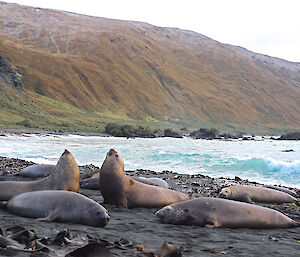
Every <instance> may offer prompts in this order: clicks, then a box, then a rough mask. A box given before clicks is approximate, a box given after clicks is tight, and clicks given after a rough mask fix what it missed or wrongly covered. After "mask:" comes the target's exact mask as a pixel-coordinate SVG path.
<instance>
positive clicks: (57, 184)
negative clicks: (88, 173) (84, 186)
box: [0, 150, 80, 200]
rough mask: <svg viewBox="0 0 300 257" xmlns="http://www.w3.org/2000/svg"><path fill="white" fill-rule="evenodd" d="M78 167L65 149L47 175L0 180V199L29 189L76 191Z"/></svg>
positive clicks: (7, 198) (29, 190)
mask: <svg viewBox="0 0 300 257" xmlns="http://www.w3.org/2000/svg"><path fill="white" fill-rule="evenodd" d="M79 176H80V174H79V168H78V166H77V164H76V162H75V160H74V157H73V155H72V154H71V153H70V152H69V151H68V150H65V151H64V153H63V154H62V155H61V157H60V158H59V160H58V162H57V165H56V168H55V171H54V172H53V173H52V174H51V175H49V176H48V177H45V178H42V179H39V180H35V181H1V182H0V200H9V199H10V198H11V197H13V196H15V195H18V194H21V193H24V192H31V191H39V190H67V191H74V192H77V191H78V188H79Z"/></svg>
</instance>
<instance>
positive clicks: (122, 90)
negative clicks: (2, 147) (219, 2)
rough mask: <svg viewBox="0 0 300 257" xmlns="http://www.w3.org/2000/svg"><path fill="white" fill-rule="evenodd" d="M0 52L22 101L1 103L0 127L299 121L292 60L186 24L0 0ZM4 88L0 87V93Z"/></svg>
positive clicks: (297, 124)
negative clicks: (13, 70) (15, 75)
mask: <svg viewBox="0 0 300 257" xmlns="http://www.w3.org/2000/svg"><path fill="white" fill-rule="evenodd" d="M0 56H2V57H4V58H6V59H8V60H9V61H10V62H11V64H12V65H13V66H15V67H17V68H18V70H19V71H20V73H21V74H22V83H23V92H24V96H20V97H21V98H22V99H23V100H22V101H29V102H30V103H31V105H30V104H26V105H25V106H24V105H20V104H16V106H18V107H14V108H10V107H7V105H5V107H4V108H3V110H1V116H0V117H1V118H0V126H1V127H7V126H9V127H14V126H19V124H20V121H22V120H23V121H24V120H25V119H26V120H27V123H28V125H29V126H30V125H33V126H35V127H38V128H43V127H45V128H48V129H49V128H50V129H60V128H64V129H69V130H77V129H79V130H85V131H99V130H103V128H104V126H105V124H106V123H108V122H111V121H113V122H118V123H122V124H143V125H149V126H152V127H172V128H180V127H189V128H191V129H193V128H199V127H216V128H218V129H220V130H226V131H228V130H232V131H241V130H242V131H248V132H264V133H268V132H276V131H283V130H297V129H298V130H299V128H300V104H299V103H300V64H299V63H291V62H287V61H284V60H281V59H277V58H272V57H268V56H264V55H259V54H256V53H252V52H250V51H247V50H246V49H243V48H240V47H235V46H231V45H226V44H221V43H219V42H217V41H214V40H212V39H210V38H207V37H205V36H203V35H200V34H197V33H195V32H191V31H184V30H179V29H174V28H161V27H155V26H152V25H149V24H145V23H140V22H129V21H118V20H110V19H104V18H97V17H90V16H85V15H78V14H74V13H67V12H62V11H55V10H48V9H40V8H32V7H25V6H20V5H15V4H6V3H4V2H0ZM4 92H5V93H4ZM9 94H10V95H13V94H14V93H13V92H11V90H2V91H1V99H3V98H6V97H7V95H9ZM15 97H16V99H15V100H12V102H16V103H17V102H18V100H17V98H18V97H19V96H17V95H15ZM18 99H19V98H18ZM20 106H21V107H20ZM38 110H39V111H38ZM10 113H12V114H13V115H14V116H13V115H10ZM2 115H3V116H2ZM2 117H3V118H2ZM63 125H66V126H63Z"/></svg>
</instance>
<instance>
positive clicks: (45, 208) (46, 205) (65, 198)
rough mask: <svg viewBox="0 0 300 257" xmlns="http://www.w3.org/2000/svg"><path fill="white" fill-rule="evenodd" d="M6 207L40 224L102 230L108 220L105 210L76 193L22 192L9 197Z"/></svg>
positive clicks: (59, 191) (54, 191) (51, 191)
mask: <svg viewBox="0 0 300 257" xmlns="http://www.w3.org/2000/svg"><path fill="white" fill-rule="evenodd" d="M6 207H7V210H8V211H9V212H12V213H14V214H17V215H20V216H24V217H29V218H38V220H39V221H58V222H67V223H78V224H84V225H89V226H94V227H104V226H105V225H106V224H107V223H108V221H109V219H110V217H109V215H108V213H107V210H106V209H105V208H104V207H103V206H102V205H100V204H99V203H97V202H95V201H94V200H92V199H90V198H88V197H86V196H84V195H81V194H79V193H74V192H68V191H63V190H43V191H34V192H26V193H22V194H19V195H16V196H14V197H12V198H11V199H10V200H9V201H8V203H7V206H6Z"/></svg>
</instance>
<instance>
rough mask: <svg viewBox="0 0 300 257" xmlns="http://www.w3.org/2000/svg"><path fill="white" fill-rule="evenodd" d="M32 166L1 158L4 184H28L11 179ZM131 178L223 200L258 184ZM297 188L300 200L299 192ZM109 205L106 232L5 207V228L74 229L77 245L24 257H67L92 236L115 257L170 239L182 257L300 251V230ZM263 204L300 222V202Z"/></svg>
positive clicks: (41, 233) (45, 233) (0, 213)
mask: <svg viewBox="0 0 300 257" xmlns="http://www.w3.org/2000/svg"><path fill="white" fill-rule="evenodd" d="M31 164H32V163H29V162H26V161H24V160H19V159H10V158H5V157H0V175H1V176H0V180H15V179H17V180H28V179H24V178H20V177H18V176H9V174H10V173H13V172H17V171H18V170H20V169H22V168H24V167H26V166H28V165H31ZM97 169H99V167H96V166H94V165H86V166H83V167H80V170H81V176H82V177H85V176H86V175H87V174H91V173H93V171H94V170H97ZM127 174H128V175H129V176H133V175H134V176H145V177H159V178H163V179H165V180H166V181H167V182H168V183H169V184H170V185H171V187H172V188H173V189H175V190H178V191H182V192H186V193H194V194H195V193H196V194H197V193H201V194H202V195H203V196H210V197H215V196H217V194H218V192H219V191H220V189H221V188H222V187H224V186H227V185H230V184H232V183H240V184H252V182H249V181H247V180H241V179H239V178H238V177H236V178H235V179H227V178H220V179H213V178H210V177H208V176H203V175H180V174H176V173H172V172H170V171H165V172H162V173H156V172H154V171H147V170H137V171H127ZM254 184H257V183H254ZM294 190H295V191H296V192H297V193H298V197H299V196H300V192H299V190H296V189H294ZM79 192H80V193H82V194H84V195H86V196H88V197H90V198H92V199H94V200H95V201H97V202H99V203H102V201H103V198H102V196H101V194H100V190H88V189H80V190H79ZM103 206H104V207H105V208H106V209H107V210H108V211H109V213H110V216H111V219H110V222H109V223H108V225H107V226H106V227H104V228H95V227H89V226H85V225H78V224H63V223H56V222H50V223H46V222H38V221H36V220H35V219H30V218H24V217H19V216H16V215H12V214H10V213H9V212H7V211H6V210H2V209H0V218H1V221H0V227H1V228H2V230H4V231H5V230H6V229H7V228H10V227H12V226H23V227H25V228H26V229H30V230H34V231H35V232H36V233H37V235H38V237H40V238H42V237H51V236H53V235H55V233H57V231H58V230H63V229H69V230H70V233H71V237H72V240H73V243H72V244H68V245H65V246H62V247H59V246H55V245H51V247H52V248H53V249H54V250H55V253H54V252H53V253H43V252H36V253H31V254H29V253H18V254H17V255H14V256H65V254H67V253H69V252H71V251H72V250H74V249H76V248H78V247H80V246H83V245H84V244H87V235H89V236H91V237H93V238H97V239H102V240H107V241H108V242H110V243H111V245H112V246H111V248H110V249H109V251H110V252H111V253H112V254H113V255H112V256H154V255H153V254H152V253H143V252H142V251H138V250H137V248H136V245H138V244H142V245H143V246H144V247H145V249H147V250H151V251H153V252H154V253H157V250H158V249H159V247H160V246H161V245H162V244H163V242H164V241H165V240H167V241H168V242H169V243H171V244H173V245H175V246H177V247H182V248H183V251H182V256H195V257H196V256H197V257H198V256H221V255H227V256H256V257H257V256H280V257H282V256H295V257H296V256H299V253H300V227H298V228H291V229H272V230H263V229H226V228H208V227H197V226H178V225H168V224H161V223H160V222H159V219H158V218H157V217H156V216H155V215H154V213H155V212H156V211H157V209H145V208H136V209H131V210H123V209H118V208H116V207H113V206H110V205H103ZM263 206H267V207H270V208H274V209H276V210H279V211H281V212H283V213H284V214H286V215H287V216H289V217H290V218H292V219H294V220H296V221H299V222H300V207H299V206H296V205H295V204H282V205H272V204H268V205H263ZM224 215H225V214H224ZM121 239H125V240H121ZM120 240H121V241H120ZM114 243H115V244H114ZM0 249H1V248H0ZM151 254H152V255H151ZM0 255H1V252H0Z"/></svg>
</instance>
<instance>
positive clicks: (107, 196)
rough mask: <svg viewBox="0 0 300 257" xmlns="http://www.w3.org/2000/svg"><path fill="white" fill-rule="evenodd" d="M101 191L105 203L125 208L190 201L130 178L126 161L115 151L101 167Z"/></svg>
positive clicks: (154, 206)
mask: <svg viewBox="0 0 300 257" xmlns="http://www.w3.org/2000/svg"><path fill="white" fill-rule="evenodd" d="M100 190H101V194H102V196H103V198H104V202H105V203H109V204H114V205H116V206H117V207H123V208H134V207H145V208H159V207H163V206H166V205H169V204H172V203H176V202H180V201H184V200H188V199H190V197H189V195H187V194H184V193H181V192H176V191H173V190H171V189H167V188H163V187H157V186H151V185H146V184H143V183H141V182H138V181H134V180H133V179H131V178H129V177H128V176H127V175H126V174H125V172H124V161H123V160H122V158H121V156H120V155H119V154H118V153H117V152H116V151H115V150H113V149H111V150H110V151H109V152H108V153H107V154H106V158H105V160H104V162H103V164H102V167H101V172H100Z"/></svg>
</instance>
